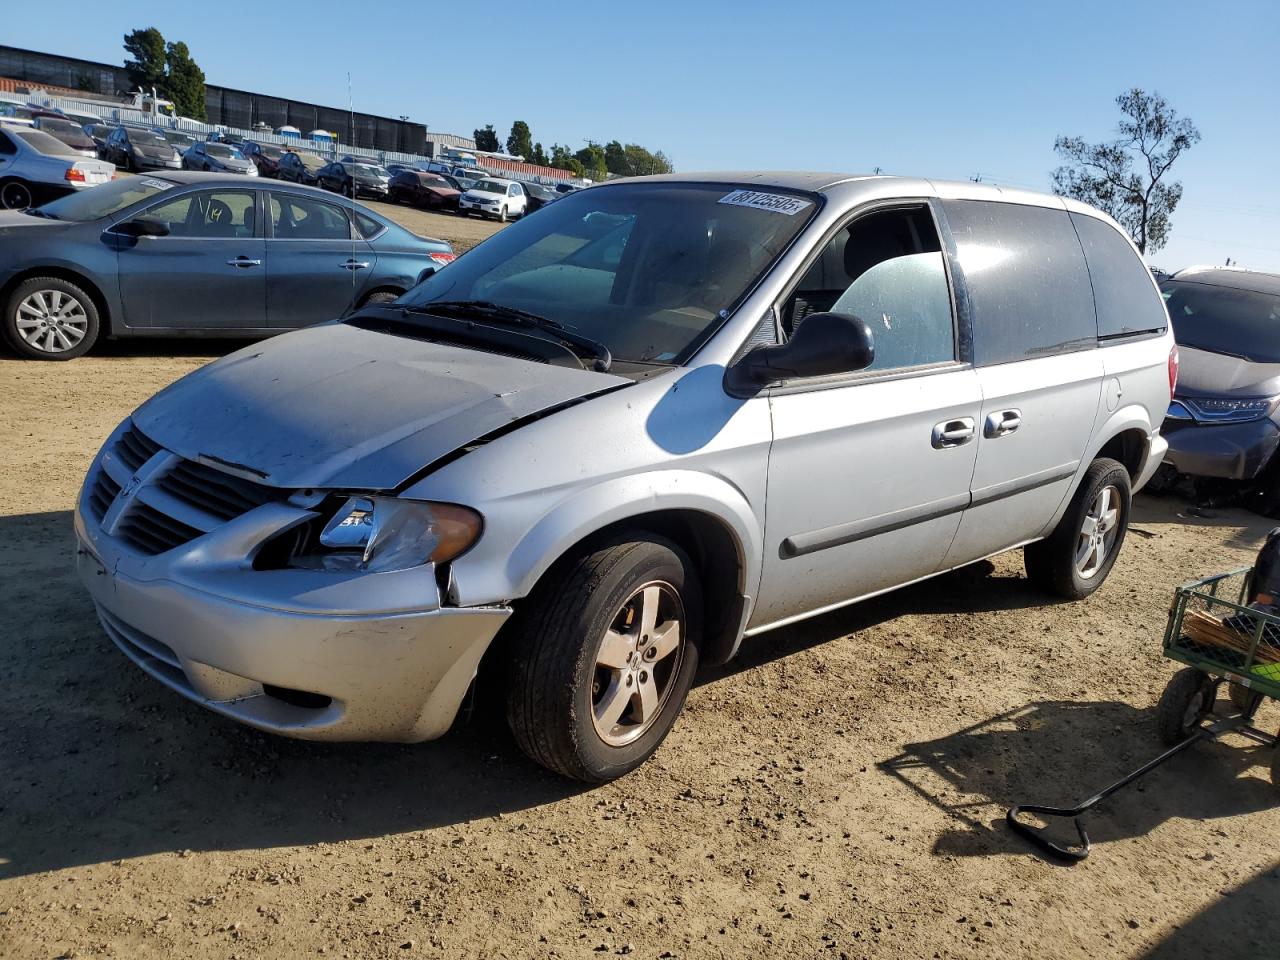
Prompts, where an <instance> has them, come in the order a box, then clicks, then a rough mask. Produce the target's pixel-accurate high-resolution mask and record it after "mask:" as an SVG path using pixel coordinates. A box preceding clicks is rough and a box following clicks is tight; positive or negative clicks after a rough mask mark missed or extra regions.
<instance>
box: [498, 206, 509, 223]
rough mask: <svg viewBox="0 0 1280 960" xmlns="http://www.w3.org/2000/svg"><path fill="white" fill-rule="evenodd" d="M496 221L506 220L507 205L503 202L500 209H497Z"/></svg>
mask: <svg viewBox="0 0 1280 960" xmlns="http://www.w3.org/2000/svg"><path fill="white" fill-rule="evenodd" d="M498 222H499V223H506V222H507V205H506V204H505V203H504V204H503V205H502V209H501V210H499V211H498Z"/></svg>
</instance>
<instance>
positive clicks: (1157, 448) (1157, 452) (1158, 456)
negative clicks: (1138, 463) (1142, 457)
mask: <svg viewBox="0 0 1280 960" xmlns="http://www.w3.org/2000/svg"><path fill="white" fill-rule="evenodd" d="M1168 450H1169V441H1168V440H1166V439H1165V438H1164V437H1162V436H1161V435H1160V434H1158V433H1157V434H1155V435H1154V436H1152V438H1151V445H1150V446H1149V447H1148V448H1147V459H1146V462H1145V463H1143V464H1142V467H1141V468H1140V469H1139V470H1138V476H1137V478H1136V479H1135V480H1134V481H1133V492H1134V493H1137V492H1138V491H1139V490H1141V489H1142V488H1143V487H1145V486H1146V485H1147V481H1149V480H1150V479H1151V478H1152V477H1154V476H1155V474H1156V471H1157V470H1158V469H1160V464H1161V462H1162V461H1163V460H1164V458H1165V456H1166V454H1167V452H1168Z"/></svg>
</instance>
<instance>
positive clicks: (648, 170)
mask: <svg viewBox="0 0 1280 960" xmlns="http://www.w3.org/2000/svg"><path fill="white" fill-rule="evenodd" d="M623 153H624V155H625V157H626V170H627V172H626V174H625V176H629V177H649V176H653V175H654V174H658V173H671V172H672V171H673V170H674V169H675V168H674V167H672V166H671V161H670V160H668V159H667V155H666V154H665V153H663V152H662V151H661V150H659V151H658V152H657V153H650V152H649V151H648V150H646V149H645V148H644V147H642V146H640V144H638V143H628V144H627V145H626V147H624V148H623ZM610 169H612V167H611V168H610Z"/></svg>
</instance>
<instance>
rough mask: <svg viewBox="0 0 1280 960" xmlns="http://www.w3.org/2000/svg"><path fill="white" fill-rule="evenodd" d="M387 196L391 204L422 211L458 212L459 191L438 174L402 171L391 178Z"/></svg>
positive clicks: (460, 194)
mask: <svg viewBox="0 0 1280 960" xmlns="http://www.w3.org/2000/svg"><path fill="white" fill-rule="evenodd" d="M388 195H389V197H390V199H391V202H392V203H407V204H409V206H411V207H421V208H423V209H424V210H450V211H453V212H454V213H456V212H457V210H458V197H460V196H462V191H461V190H455V189H454V188H453V186H452V185H451V184H450V183H449V181H448V180H446V179H445V178H444V177H442V176H440V175H439V174H438V173H425V172H423V171H421V170H402V171H400V172H399V173H397V174H396V175H395V176H394V177H392V178H391V183H390V185H389V187H388Z"/></svg>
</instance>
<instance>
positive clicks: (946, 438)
mask: <svg viewBox="0 0 1280 960" xmlns="http://www.w3.org/2000/svg"><path fill="white" fill-rule="evenodd" d="M972 439H973V417H958V418H957V419H955V420H943V421H942V422H941V423H939V424H936V425H935V426H934V428H933V435H932V437H931V438H930V442H931V443H932V444H933V446H934V449H936V450H945V449H947V448H948V447H961V446H964V445H965V444H966V443H968V442H969V441H970V440H972Z"/></svg>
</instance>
